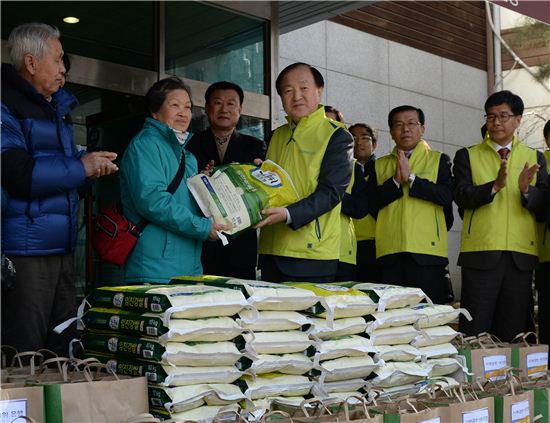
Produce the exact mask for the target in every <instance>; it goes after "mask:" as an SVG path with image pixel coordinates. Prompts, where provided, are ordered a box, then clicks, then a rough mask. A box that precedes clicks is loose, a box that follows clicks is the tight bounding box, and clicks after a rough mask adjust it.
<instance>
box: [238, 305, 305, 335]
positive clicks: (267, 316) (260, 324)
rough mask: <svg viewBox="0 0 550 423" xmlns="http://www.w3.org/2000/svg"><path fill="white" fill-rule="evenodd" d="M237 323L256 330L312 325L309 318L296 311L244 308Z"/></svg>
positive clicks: (286, 328)
mask: <svg viewBox="0 0 550 423" xmlns="http://www.w3.org/2000/svg"><path fill="white" fill-rule="evenodd" d="M237 323H238V324H239V326H240V327H242V328H243V329H247V330H251V331H254V332H273V331H277V332H278V331H283V330H299V329H301V328H302V327H304V326H306V325H308V326H309V325H310V322H309V320H308V318H307V317H306V316H304V315H303V314H300V313H298V312H296V311H258V312H256V311H254V310H242V311H241V312H240V313H239V318H238V319H237Z"/></svg>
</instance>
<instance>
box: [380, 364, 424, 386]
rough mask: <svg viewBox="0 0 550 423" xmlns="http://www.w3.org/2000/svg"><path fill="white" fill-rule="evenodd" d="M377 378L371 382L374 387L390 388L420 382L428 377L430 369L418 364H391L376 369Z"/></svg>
mask: <svg viewBox="0 0 550 423" xmlns="http://www.w3.org/2000/svg"><path fill="white" fill-rule="evenodd" d="M373 373H374V374H376V377H374V378H373V379H371V380H369V384H370V385H372V386H373V387H377V388H378V387H380V388H389V387H393V386H399V385H407V384H411V383H415V382H418V381H419V380H423V379H425V378H427V377H428V375H429V369H427V368H425V367H422V366H421V365H420V364H418V363H411V362H390V363H386V364H385V365H384V366H379V367H378V368H376V369H374V371H373Z"/></svg>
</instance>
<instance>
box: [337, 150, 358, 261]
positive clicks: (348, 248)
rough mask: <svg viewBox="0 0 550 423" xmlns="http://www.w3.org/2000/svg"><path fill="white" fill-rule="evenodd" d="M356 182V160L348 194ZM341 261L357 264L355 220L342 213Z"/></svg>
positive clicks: (347, 190)
mask: <svg viewBox="0 0 550 423" xmlns="http://www.w3.org/2000/svg"><path fill="white" fill-rule="evenodd" d="M354 182H355V160H353V172H352V174H351V181H350V182H349V185H348V188H347V189H346V193H348V194H351V190H352V188H353V183H354ZM340 230H341V235H340V236H341V239H340V261H341V262H343V263H348V264H353V265H355V264H356V263H357V240H356V238H355V228H354V224H353V219H352V218H351V217H349V216H346V215H345V214H344V213H340Z"/></svg>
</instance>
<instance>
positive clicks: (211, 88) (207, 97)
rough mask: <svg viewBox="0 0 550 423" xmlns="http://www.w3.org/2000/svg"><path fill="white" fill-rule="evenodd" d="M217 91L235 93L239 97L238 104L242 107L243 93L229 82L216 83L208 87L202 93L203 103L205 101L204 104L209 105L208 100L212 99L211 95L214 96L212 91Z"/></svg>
mask: <svg viewBox="0 0 550 423" xmlns="http://www.w3.org/2000/svg"><path fill="white" fill-rule="evenodd" d="M218 90H233V91H235V92H236V93H237V95H238V96H239V103H240V105H241V106H242V104H243V101H244V92H243V89H242V88H241V87H239V86H238V85H237V84H234V83H233V82H229V81H218V82H214V83H213V84H212V85H210V86H209V87H208V88H207V89H206V92H205V93H204V101H206V104H209V103H210V98H211V97H212V94H214V91H218Z"/></svg>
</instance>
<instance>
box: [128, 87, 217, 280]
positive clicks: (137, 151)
mask: <svg viewBox="0 0 550 423" xmlns="http://www.w3.org/2000/svg"><path fill="white" fill-rule="evenodd" d="M190 97H191V96H190V91H189V88H188V87H187V86H186V85H185V84H184V83H183V82H182V81H181V79H179V78H177V77H170V78H166V79H163V80H160V81H158V82H156V83H155V84H154V85H153V86H152V87H151V88H150V89H149V92H148V93H147V95H146V96H145V101H146V103H147V108H148V110H149V112H150V114H151V117H148V118H147V119H146V120H145V124H144V125H143V129H142V130H141V131H140V132H139V133H138V134H137V135H136V136H135V137H134V138H133V139H132V141H131V142H130V145H129V146H128V148H127V150H126V152H125V153H124V157H123V158H122V163H121V182H120V189H121V198H122V204H123V207H124V214H125V215H126V217H128V219H130V220H131V221H132V222H134V223H137V222H139V221H140V220H141V219H146V220H148V221H149V225H147V227H146V228H145V230H144V231H143V233H142V235H141V237H140V238H139V240H138V242H137V245H136V247H135V249H134V250H133V251H132V254H131V255H130V257H129V258H128V261H127V262H126V264H125V266H124V283H143V282H149V283H168V282H169V281H170V279H171V278H172V277H173V276H178V275H200V274H202V266H201V248H202V243H203V242H204V241H205V240H206V239H210V240H216V239H218V237H217V234H216V230H219V229H222V228H221V227H220V226H219V225H216V224H213V223H211V222H210V220H209V219H207V218H205V217H203V216H202V214H201V212H200V209H199V208H198V206H197V205H196V203H195V200H194V199H193V197H192V195H191V193H190V192H189V190H188V188H187V185H186V183H185V181H186V179H187V178H189V177H191V176H193V175H195V174H196V173H197V161H196V159H195V157H194V156H193V154H191V153H189V152H188V151H187V150H186V149H185V148H184V147H185V144H186V142H187V138H188V132H187V128H188V127H189V124H190V122H191V107H192V104H191V99H190ZM182 158H184V160H185V174H184V177H183V179H182V181H181V183H180V185H179V186H178V188H177V190H176V191H175V192H174V194H170V193H169V192H167V188H168V185H169V184H170V182H171V181H172V179H173V178H174V176H175V175H176V173H177V170H178V167H179V163H180V159H182Z"/></svg>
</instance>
